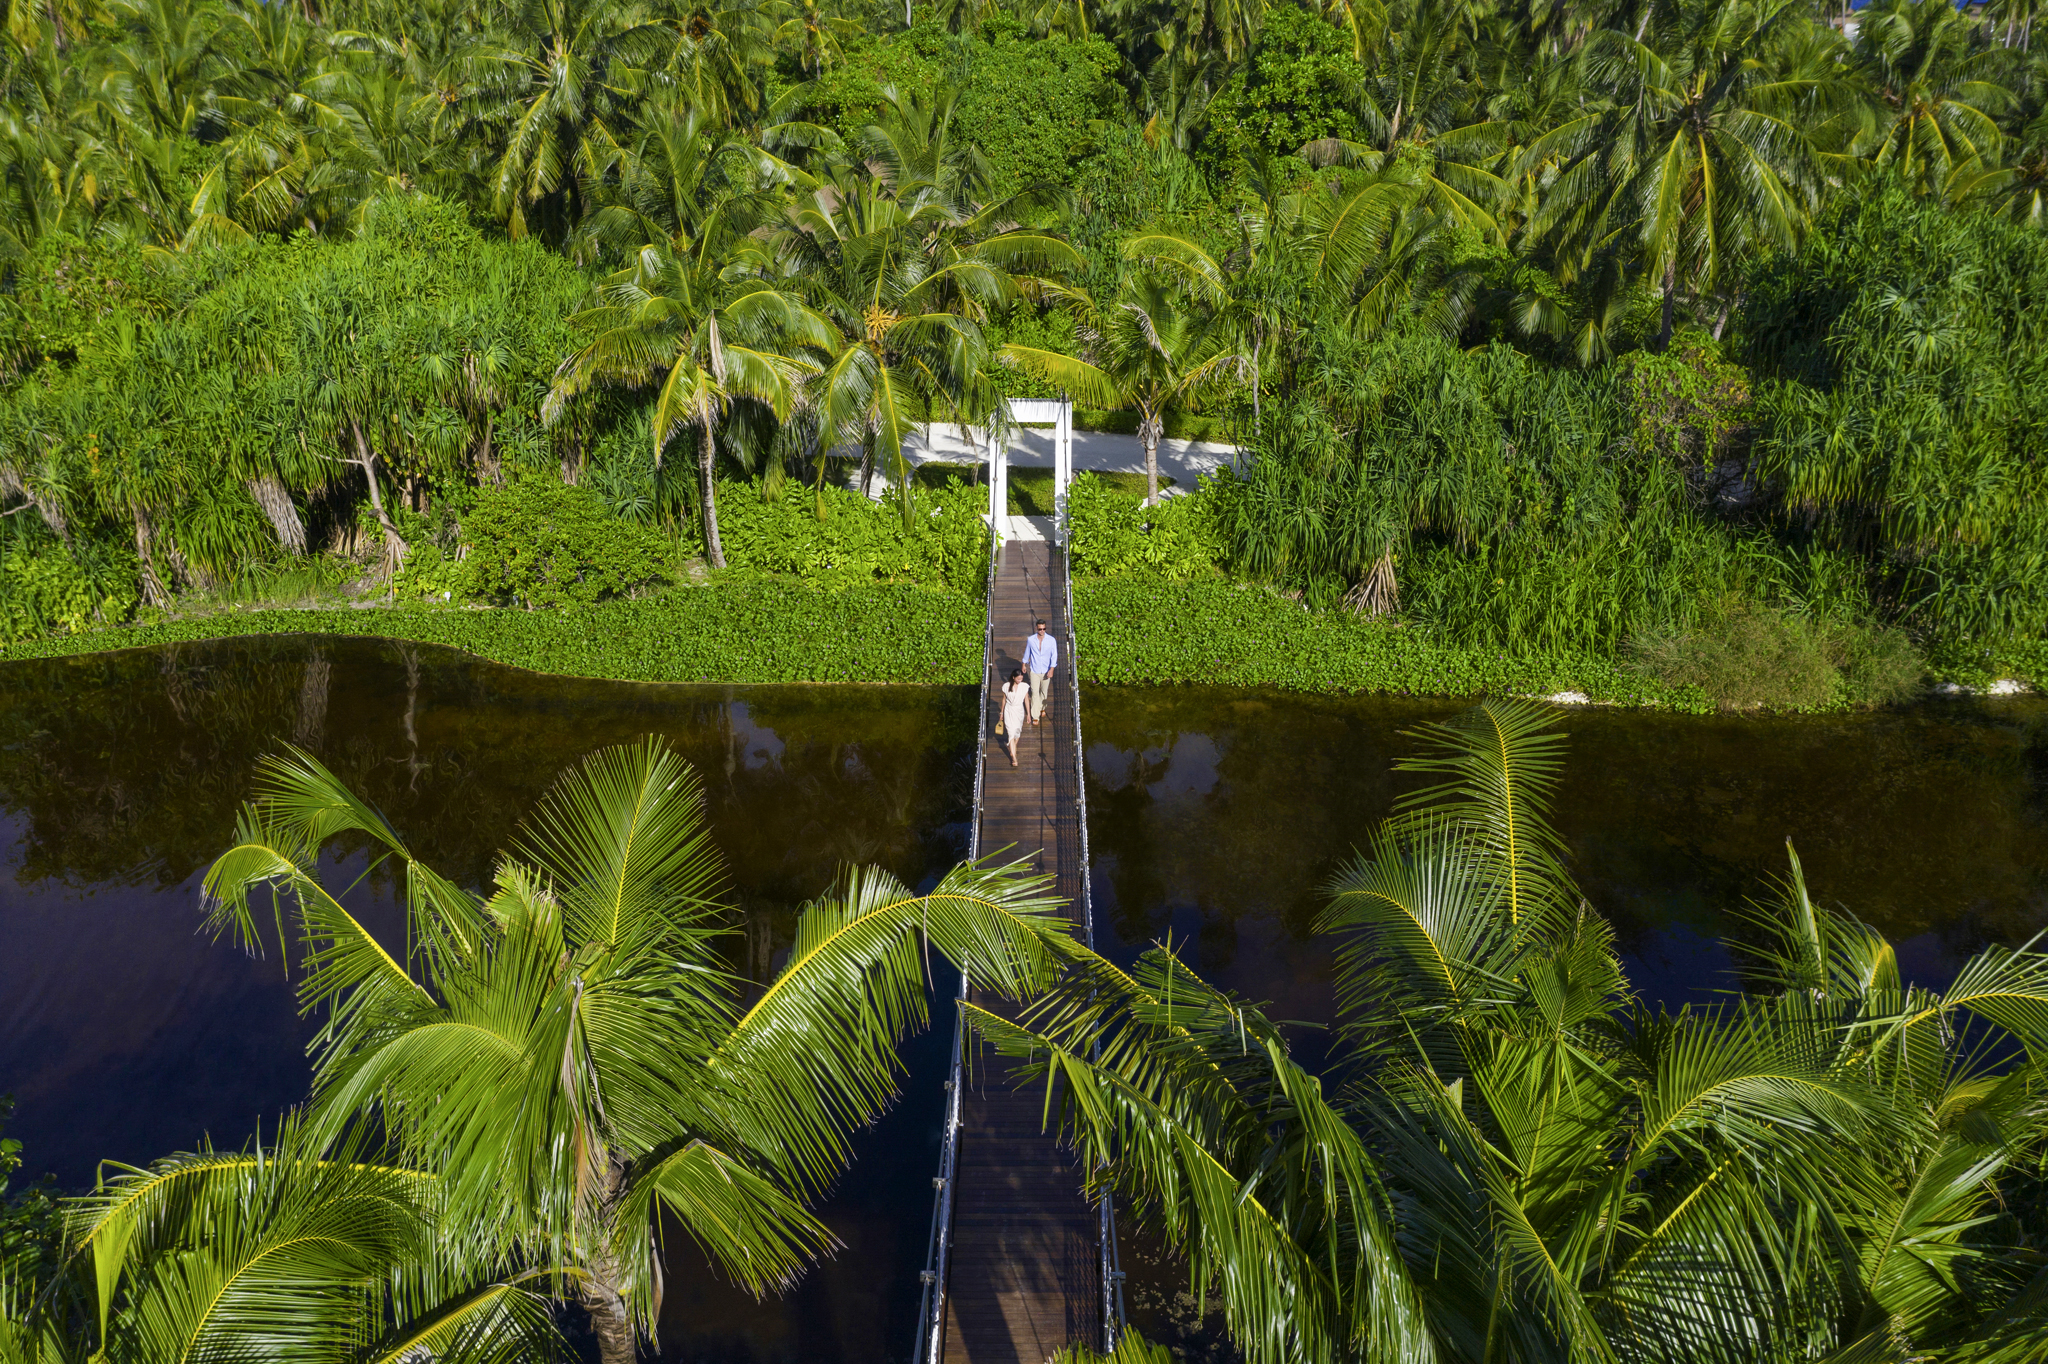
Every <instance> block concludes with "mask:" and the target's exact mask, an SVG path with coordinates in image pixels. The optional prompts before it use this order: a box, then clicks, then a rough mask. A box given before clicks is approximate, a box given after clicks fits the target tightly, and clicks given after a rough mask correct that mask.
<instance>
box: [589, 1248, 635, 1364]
mask: <svg viewBox="0 0 2048 1364" xmlns="http://www.w3.org/2000/svg"><path fill="white" fill-rule="evenodd" d="M589 1268H590V1275H589V1277H588V1278H586V1279H584V1281H583V1287H582V1291H581V1293H580V1294H579V1295H578V1296H580V1297H581V1298H582V1300H583V1310H584V1311H586V1312H588V1313H589V1314H590V1331H591V1334H592V1335H595V1336H596V1337H597V1357H598V1359H600V1360H601V1361H603V1364H634V1361H635V1360H636V1359H637V1358H638V1357H639V1354H640V1352H639V1350H638V1349H637V1348H636V1347H635V1346H634V1343H633V1319H632V1317H631V1316H629V1315H628V1314H627V1312H626V1300H625V1299H624V1298H623V1297H621V1296H620V1295H619V1290H618V1288H617V1287H616V1286H615V1285H616V1280H617V1277H618V1276H617V1266H616V1265H614V1264H612V1263H611V1257H610V1256H606V1257H604V1259H603V1260H601V1261H598V1262H596V1263H593V1264H592V1265H590V1267H589ZM608 1270H609V1271H611V1272H610V1273H607V1272H606V1271H608Z"/></svg>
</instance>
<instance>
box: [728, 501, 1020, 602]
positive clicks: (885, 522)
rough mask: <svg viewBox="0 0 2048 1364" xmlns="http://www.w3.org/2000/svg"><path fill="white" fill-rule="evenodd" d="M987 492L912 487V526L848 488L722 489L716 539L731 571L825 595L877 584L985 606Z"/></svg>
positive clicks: (887, 505)
mask: <svg viewBox="0 0 2048 1364" xmlns="http://www.w3.org/2000/svg"><path fill="white" fill-rule="evenodd" d="M987 498H988V491H987V489H986V488H972V487H969V486H967V485H966V484H964V483H962V482H960V481H959V480H958V479H948V480H946V482H945V483H944V484H943V485H942V486H940V487H937V488H933V487H924V486H918V485H917V484H916V483H915V482H913V484H912V487H911V510H912V520H913V522H914V524H913V526H912V527H911V529H909V530H905V529H904V527H903V512H902V509H901V506H900V505H899V504H898V503H897V501H896V500H895V499H894V498H893V497H891V498H889V499H887V500H885V501H882V502H874V501H871V500H869V499H868V498H865V497H863V496H861V495H860V493H859V492H857V491H854V490H852V489H847V488H825V489H823V490H822V491H820V490H817V489H810V488H803V487H799V486H797V485H795V484H793V483H786V484H784V485H783V486H782V487H781V488H780V489H779V490H777V493H776V495H775V496H773V497H770V496H768V495H767V494H766V492H765V491H764V489H763V487H762V485H761V484H758V483H724V484H721V485H720V487H719V503H718V532H719V539H720V540H721V541H722V542H723V544H724V546H725V556H726V561H727V562H728V563H730V564H731V565H732V566H733V567H735V568H747V569H753V570H756V571H758V572H762V573H787V574H792V575H794V576H796V577H800V578H803V579H805V580H806V581H809V582H814V583H819V584H822V585H824V586H829V587H853V586H860V585H864V584H868V583H874V582H900V583H918V584H922V585H923V586H926V587H951V588H954V589H957V590H959V591H963V592H972V593H974V594H976V595H977V596H979V594H980V592H981V589H982V586H983V583H984V582H985V581H986V578H987V574H988V525H987V523H986V522H985V521H983V520H982V510H983V508H984V506H985V505H986V502H987Z"/></svg>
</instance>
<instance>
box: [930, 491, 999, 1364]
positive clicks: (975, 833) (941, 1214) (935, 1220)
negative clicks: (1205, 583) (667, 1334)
mask: <svg viewBox="0 0 2048 1364" xmlns="http://www.w3.org/2000/svg"><path fill="white" fill-rule="evenodd" d="M1001 525H1002V523H1001V522H1000V521H994V522H992V523H991V524H990V526H989V528H988V583H987V585H986V589H985V595H984V597H983V599H982V600H983V602H984V603H993V602H994V601H995V597H996V564H997V561H998V559H999V558H1000V556H1001V553H1002V544H1003V535H1002V530H1001ZM982 616H983V624H982V628H981V694H980V695H979V696H977V697H976V698H975V701H974V724H975V731H974V808H973V810H972V812H971V814H970V816H969V820H970V822H969V824H968V832H967V858H968V860H969V861H973V860H975V859H977V858H979V857H980V856H981V797H982V790H983V787H984V784H985V782H986V779H987V776H988V707H989V698H990V697H992V696H994V695H995V689H994V687H993V686H992V685H991V682H992V672H993V669H994V667H995V638H996V616H995V612H994V611H993V610H990V609H988V607H987V605H984V607H983V610H982ZM954 998H955V1000H956V1001H958V1000H964V999H966V998H967V972H966V971H965V970H963V971H961V972H960V990H959V993H958V994H957V995H956V996H955V997H954ZM965 1028H966V1021H965V1019H963V1018H962V1017H961V1014H960V1008H959V1004H958V1003H957V1002H956V1003H955V1005H954V1007H953V1059H952V1060H951V1061H950V1062H948V1063H947V1066H946V1116H945V1119H944V1124H943V1126H942V1127H941V1129H940V1132H939V1173H938V1174H937V1175H936V1176H934V1177H933V1179H932V1229H931V1240H930V1243H929V1246H928V1247H927V1249H926V1250H925V1258H924V1272H923V1274H922V1275H921V1276H920V1277H922V1278H923V1280H924V1293H923V1296H922V1298H921V1300H920V1301H919V1303H918V1307H917V1348H916V1350H915V1351H914V1352H913V1353H912V1354H911V1356H910V1358H911V1361H912V1364H939V1349H940V1346H941V1345H942V1343H943V1342H944V1340H945V1335H946V1331H945V1325H946V1270H947V1267H948V1261H949V1259H950V1256H951V1251H952V1248H953V1183H954V1176H955V1175H956V1174H957V1173H958V1171H959V1166H960V1100H961V1096H962V1093H963V1092H964V1090H965V1088H966V1086H965V1085H964V1084H962V1082H961V1072H962V1065H963V1060H964V1055H965V1044H966V1038H965V1037H964V1036H963V1035H962V1034H963V1031H964V1029H965Z"/></svg>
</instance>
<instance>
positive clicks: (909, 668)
mask: <svg viewBox="0 0 2048 1364" xmlns="http://www.w3.org/2000/svg"><path fill="white" fill-rule="evenodd" d="M1152 586H1153V588H1154V589H1155V591H1154V592H1146V593H1142V594H1141V593H1134V592H1133V591H1132V590H1131V588H1130V585H1128V584H1124V583H1121V582H1116V581H1112V580H1082V581H1080V582H1077V583H1076V591H1075V615H1076V628H1077V631H1078V633H1079V635H1080V638H1081V639H1082V640H1083V641H1091V640H1092V642H1091V643H1090V647H1088V648H1085V649H1083V650H1082V661H1081V669H1082V674H1081V675H1082V681H1083V682H1085V683H1088V684H1090V685H1097V686H1153V687H1178V686H1187V685H1209V686H1224V687H1230V688H1243V689H1255V688H1275V689H1279V690H1282V691H1288V692H1294V693H1297V694H1300V695H1305V696H1413V697H1423V698H1442V699H1446V700H1458V699H1466V698H1476V697H1480V696H1486V695H1513V696H1526V697H1532V698H1535V699H1539V700H1546V701H1550V702H1553V703H1555V704H1558V705H1562V706H1574V707H1576V706H1596V707H1612V708H1620V709H1635V710H1649V711H1666V712H1677V713H1686V714H1699V715H1704V714H1715V713H1722V712H1720V711H1718V710H1717V709H1716V707H1715V706H1714V705H1713V704H1712V703H1711V702H1710V701H1709V700H1708V698H1707V697H1706V696H1705V695H1704V694H1702V693H1700V692H1699V691H1698V690H1697V689H1696V688H1689V687H1672V686H1669V685H1667V684H1664V683H1662V682H1660V681H1658V680H1656V679H1654V678H1652V677H1650V676H1648V675H1647V674H1645V673H1643V672H1641V671H1640V670H1638V669H1636V668H1635V667H1633V666H1632V665H1630V664H1628V663H1625V662H1620V661H1617V660H1614V659H1607V658H1600V657H1597V656H1594V655H1591V654H1582V653H1576V652H1568V651H1536V652H1511V651H1508V650H1502V649H1490V648H1485V647H1472V646H1464V645H1458V644H1453V643H1448V642H1445V641H1442V640H1440V639H1437V638H1434V637H1433V636H1432V635H1430V634H1429V633H1428V632H1426V631H1423V630H1420V629H1417V628H1414V627H1410V626H1406V625H1401V624H1395V623H1391V622H1386V621H1379V620H1370V619H1365V618H1361V617H1356V616H1349V615H1341V614H1328V613H1325V614H1321V615H1317V614H1312V613H1309V612H1307V611H1305V610H1303V609H1301V608H1299V607H1298V606H1295V605H1294V604H1292V603H1288V602H1286V601H1285V600H1283V599H1280V598H1277V597H1275V596H1273V594H1270V593H1265V592H1260V591H1257V590H1255V589H1248V588H1239V587H1232V588H1230V589H1228V590H1227V591H1219V590H1217V589H1218V585H1203V589H1206V590H1201V589H1196V590H1191V587H1192V585H1178V586H1179V587H1180V590H1181V592H1182V593H1184V594H1186V597H1185V599H1182V598H1180V597H1176V596H1174V595H1173V588H1174V587H1175V586H1176V585H1166V584H1155V585H1152ZM980 622H981V607H980V603H979V602H978V601H975V600H974V599H973V598H971V597H968V596H966V595H964V594H961V593H957V592H949V591H943V590H937V589H931V588H922V587H913V586H908V585H896V584H877V585H876V586H874V587H873V588H856V589H848V590H843V591H839V592H829V593H828V592H820V591H817V590H815V589H812V588H807V587H803V586H801V585H797V584H792V583H788V582H784V581H780V580H773V579H762V580H752V581H748V582H744V583H725V584H719V585H717V586H714V587H709V588H699V589H685V590H681V591H674V592H666V593H662V594H660V595H659V596H655V597H648V598H641V599H635V600H625V601H614V602H606V603H602V604H599V605H595V606H582V607H564V608H556V609H553V610H547V611H527V610H521V609H519V608H516V607H481V608H480V607H475V606H461V607H444V606H425V605H412V604H406V605H378V606H370V607H365V606H345V607H338V608H322V607H283V608H264V609H261V610H249V611H234V612H221V613H218V614H214V615H206V616H197V617H192V618H189V619H184V620H172V621H164V622H158V623H153V624H146V625H134V626H122V627H114V628H109V629H103V630H95V631H87V632H81V633H78V634H73V635H64V636H54V637H49V638H44V639H37V640H26V641H21V642H18V643H15V644H10V645H5V646H0V664H5V663H9V662H28V661H32V660H41V659H53V658H65V657H78V656H85V655H93V654H113V653H123V652H128V651H133V650H143V649H154V648H162V647H166V646H172V645H178V644H191V643H209V642H218V641H226V640H233V639H245V638H259V637H261V638H280V637H303V638H333V639H361V638H369V639H380V640H386V641H390V642H393V643H402V644H418V645H428V646H432V647H439V648H447V649H452V650H454V651H456V652H458V653H461V654H463V655H465V656H467V657H470V658H475V659H479V660H482V661H485V662H489V663H494V664H498V665H500V666H503V667H508V668H516V669H519V670H521V671H523V672H527V673H530V674H533V675H535V676H541V677H556V678H572V679H581V680H587V681H606V682H625V683H634V684H639V685H646V686H721V687H736V686H816V687H863V686H889V687H915V688H934V687H938V688H943V687H959V686H967V687H971V686H974V685H976V684H977V683H978V681H979V680H980V679H979V675H978V674H979V669H978V668H977V666H976V660H977V656H978V654H979V651H980V643H981V633H982V631H981V624H980ZM2035 690H2036V688H2035V687H2034V686H2033V685H2032V683H2031V682H2030V681H2029V680H2026V679H2018V678H2011V677H1997V678H1993V677H1974V676H1973V677H1972V678H1970V679H1969V680H1968V681H1963V680H1959V679H1956V678H1952V677H1946V676H1943V675H1942V674H1941V673H1940V672H1936V673H1935V674H1934V676H1933V677H1932V678H1931V679H1930V683H1929V685H1928V686H1927V687H1926V688H1925V689H1924V690H1923V691H1922V693H1921V694H1920V695H1919V696H1917V697H1915V698H1913V699H1912V700H1910V701H1907V702H1903V703H1900V704H1908V705H1910V704H1916V703H1918V702H1920V701H1926V700H1939V699H1944V698H1954V697H1957V696H1994V697H1995V696H2010V695H2023V694H2029V693H2031V692H2033V691H2035ZM1864 708H1866V707H1858V706H1854V705H1850V704H1847V703H1836V704H1831V705H1827V706H1821V707H1815V708H1812V709H1811V710H1810V711H1806V712H1785V711H1770V712H1762V713H1776V714H1783V713H1837V712H1842V711H1848V710H1855V709H1864Z"/></svg>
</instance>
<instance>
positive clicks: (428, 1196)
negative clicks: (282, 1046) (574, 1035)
mask: <svg viewBox="0 0 2048 1364" xmlns="http://www.w3.org/2000/svg"><path fill="white" fill-rule="evenodd" d="M377 1154H378V1153H377V1152H375V1151H374V1150H370V1149H366V1148H365V1147H364V1146H363V1144H362V1142H361V1141H360V1140H358V1139H356V1138H353V1137H351V1138H349V1139H345V1140H343V1141H342V1142H340V1143H338V1144H337V1145H335V1146H333V1147H331V1148H324V1147H322V1146H321V1145H320V1144H319V1143H317V1142H315V1141H313V1140H312V1139H311V1138H310V1137H309V1135H308V1133H307V1130H306V1125H305V1122H304V1119H303V1117H301V1116H300V1115H287V1116H286V1118H285V1119H284V1121H283V1122H282V1123H281V1124H280V1125H279V1128H278V1130H277V1132H276V1136H275V1139H274V1140H272V1141H269V1142H265V1141H263V1140H262V1139H261V1138H258V1139H257V1140H255V1141H253V1142H251V1143H250V1145H249V1146H248V1147H246V1148H244V1149H243V1150H240V1151H216V1150H213V1149H211V1148H210V1147H207V1146H201V1147H200V1148H199V1149H198V1150H196V1151H190V1152H182V1153H180V1154H177V1155H173V1156H168V1157H166V1158H164V1159H162V1160H158V1161H155V1162H153V1163H152V1164H150V1165H149V1166H147V1167H135V1166H126V1165H120V1164H116V1163H111V1162H110V1163H109V1166H108V1167H107V1169H106V1170H103V1173H102V1178H101V1181H100V1183H99V1185H98V1187H97V1188H96V1189H95V1190H94V1191H93V1192H92V1193H91V1194H88V1195H86V1196H84V1197H82V1198H79V1199H77V1200H74V1201H73V1202H72V1204H71V1206H70V1209H69V1218H68V1223H69V1229H68V1233H67V1236H66V1241H67V1249H68V1250H69V1252H70V1254H69V1258H68V1261H67V1268H66V1271H65V1273H66V1274H67V1275H68V1277H70V1278H71V1279H73V1280H75V1281H76V1292H75V1293H73V1292H71V1291H69V1288H70V1286H68V1285H62V1284H60V1285H59V1288H58V1290H57V1291H55V1292H53V1293H49V1294H46V1295H45V1301H44V1302H43V1303H42V1304H41V1305H40V1306H41V1310H39V1311H38V1310H30V1309H29V1305H27V1304H23V1305H21V1310H15V1311H9V1312H6V1313H4V1314H0V1316H4V1317H5V1320H4V1321H0V1359H4V1360H6V1361H7V1362H8V1364H75V1361H79V1360H83V1359H85V1358H88V1357H90V1358H93V1359H180V1360H189V1361H192V1364H227V1361H230V1360H236V1361H278V1364H283V1362H284V1361H287V1360H331V1361H334V1362H335V1364H340V1362H341V1361H343V1360H362V1361H365V1364H368V1361H378V1362H379V1364H396V1361H399V1360H402V1359H420V1358H428V1357H431V1358H433V1359H436V1360H447V1361H450V1362H451V1364H454V1362H455V1361H468V1362H470V1364H492V1362H493V1361H507V1362H508V1364H509V1361H512V1360H540V1359H548V1358H556V1357H560V1356H561V1355H562V1354H564V1353H565V1351H564V1349H563V1342H562V1341H561V1339H560V1337H559V1336H558V1335H557V1334H556V1332H555V1329H554V1325H553V1322H552V1321H551V1320H550V1314H549V1310H548V1303H547V1289H548V1288H549V1282H548V1278H549V1276H547V1275H545V1274H542V1273H536V1272H533V1271H530V1270H527V1271H521V1270H519V1269H518V1268H517V1267H516V1266H514V1265H511V1264H509V1263H505V1262H501V1261H493V1259H492V1258H491V1249H492V1248H491V1246H490V1244H489V1241H488V1239H487V1238H477V1237H475V1236H471V1235H465V1234H464V1233H463V1231H462V1229H460V1228H458V1227H455V1226H454V1225H452V1224H450V1223H449V1222H448V1221H447V1220H446V1218H445V1210H446V1200H445V1197H444V1181H443V1180H442V1179H441V1178H440V1177H438V1176H436V1175H435V1174H434V1173H433V1172H431V1171H427V1170H421V1169H418V1168H413V1167H408V1166H405V1165H403V1164H398V1163H391V1162H387V1161H380V1160H378V1159H377V1158H376V1157H377ZM109 1172H110V1176H109ZM74 1300H76V1301H79V1302H81V1303H82V1304H83V1305H84V1308H85V1310H84V1312H83V1314H81V1316H82V1319H81V1317H74V1316H73V1315H72V1314H70V1313H69V1312H68V1311H67V1310H66V1309H67V1308H68V1307H69V1305H70V1303H71V1302H72V1301H74Z"/></svg>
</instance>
